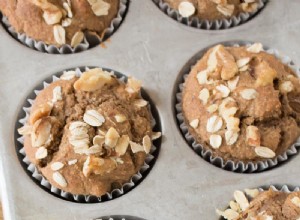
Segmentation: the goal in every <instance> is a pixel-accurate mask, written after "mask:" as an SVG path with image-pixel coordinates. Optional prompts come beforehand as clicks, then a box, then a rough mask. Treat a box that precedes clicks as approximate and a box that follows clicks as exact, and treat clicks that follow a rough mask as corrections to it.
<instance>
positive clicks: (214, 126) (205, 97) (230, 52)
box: [182, 43, 300, 162]
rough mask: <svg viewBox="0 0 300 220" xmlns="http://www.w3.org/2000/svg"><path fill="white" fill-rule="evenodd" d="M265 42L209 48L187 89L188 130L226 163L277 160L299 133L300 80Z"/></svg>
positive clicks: (184, 100)
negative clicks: (266, 48)
mask: <svg viewBox="0 0 300 220" xmlns="http://www.w3.org/2000/svg"><path fill="white" fill-rule="evenodd" d="M262 48H263V47H262V45H261V44H260V43H255V44H253V45H251V46H249V47H245V46H241V47H225V46H223V45H217V46H215V47H213V48H211V49H209V50H208V51H207V52H206V53H205V55H204V56H203V57H202V58H201V59H200V60H199V61H198V62H197V63H196V64H195V66H193V67H192V69H191V71H190V73H189V75H188V76H187V79H186V81H185V83H184V87H183V95H182V112H183V116H184V120H185V123H186V124H187V125H188V129H189V132H190V133H191V134H192V136H193V137H194V139H195V140H196V141H197V142H198V143H200V144H201V145H202V146H203V148H204V149H205V150H210V151H212V154H213V156H214V157H217V156H219V157H221V158H223V159H224V161H228V160H232V161H235V162H238V161H243V162H255V161H262V160H265V159H267V158H275V157H276V156H277V155H280V154H282V153H283V152H285V151H286V150H287V149H288V148H289V147H291V145H292V144H294V143H295V142H296V141H297V139H298V137H299V136H300V80H299V78H298V77H297V76H296V74H295V73H294V72H293V71H292V69H291V68H289V67H288V66H287V65H285V64H283V63H281V62H280V61H279V60H278V59H277V58H276V57H275V56H274V55H271V54H268V53H266V52H264V51H262V50H263V49H262Z"/></svg>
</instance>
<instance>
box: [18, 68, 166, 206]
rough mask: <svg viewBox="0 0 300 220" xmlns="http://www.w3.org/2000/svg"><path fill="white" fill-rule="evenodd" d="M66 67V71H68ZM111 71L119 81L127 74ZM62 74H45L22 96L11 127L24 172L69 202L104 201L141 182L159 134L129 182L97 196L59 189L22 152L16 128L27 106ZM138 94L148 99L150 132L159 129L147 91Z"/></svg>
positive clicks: (25, 115) (153, 159) (156, 150)
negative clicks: (20, 107)
mask: <svg viewBox="0 0 300 220" xmlns="http://www.w3.org/2000/svg"><path fill="white" fill-rule="evenodd" d="M91 68H94V67H89V68H88V67H81V68H76V69H68V70H74V71H75V72H76V75H77V76H80V74H82V72H84V71H86V70H88V69H91ZM102 69H103V70H105V71H109V72H111V71H113V70H111V69H107V68H102ZM68 70H67V71H68ZM113 72H114V75H115V76H116V77H117V78H118V79H119V80H120V81H124V82H126V81H127V77H126V76H125V75H123V74H121V73H119V72H116V71H113ZM62 74H63V72H58V73H56V74H54V75H51V76H49V77H48V78H46V79H45V80H44V81H43V82H41V83H39V84H38V85H37V86H36V87H35V88H33V90H32V92H30V94H28V96H27V97H26V99H25V101H24V102H23V104H22V109H20V111H19V113H18V116H17V121H16V124H15V131H14V141H15V149H16V153H17V156H18V159H19V162H20V163H21V166H22V167H23V169H24V170H25V172H26V173H27V175H28V176H29V177H30V178H31V180H32V181H34V182H35V183H36V184H37V185H38V186H39V187H40V188H42V189H43V190H45V191H46V192H48V193H50V194H52V195H54V196H56V197H58V198H61V199H64V200H67V201H71V202H78V203H97V202H105V201H109V200H112V199H115V198H118V197H120V196H122V195H124V194H126V193H127V192H129V191H131V190H132V189H133V188H135V187H136V186H137V185H138V184H139V183H140V182H142V181H143V180H144V179H145V177H146V176H147V175H148V174H149V172H150V171H151V169H152V167H153V166H154V164H155V162H156V159H157V157H158V154H159V151H160V146H161V138H158V139H156V140H153V143H152V147H151V150H150V153H149V154H148V155H147V156H146V159H145V162H144V165H143V166H142V167H141V169H140V170H139V171H138V173H136V174H135V175H133V176H132V177H131V179H130V181H129V182H127V183H125V184H123V185H122V187H121V188H116V189H113V190H112V191H111V192H107V193H106V194H104V195H102V196H100V197H97V196H89V195H74V194H71V193H68V192H65V191H63V190H60V189H58V188H56V187H54V186H52V185H51V184H50V183H49V182H48V181H47V179H45V178H44V177H43V176H42V175H41V174H40V172H39V171H38V169H37V168H36V167H35V165H34V164H32V163H31V162H30V161H29V159H28V158H27V156H26V153H25V150H24V146H23V143H24V137H23V136H20V135H19V134H18V131H17V130H18V129H19V128H20V127H22V126H23V125H24V124H25V123H26V121H27V119H28V116H29V112H30V109H31V106H32V104H33V102H34V100H35V98H36V96H37V94H38V93H39V91H41V90H42V89H43V88H45V87H47V86H48V84H50V83H51V82H53V81H56V80H58V79H59V77H60V76H61V75H62ZM141 96H142V97H143V99H144V100H146V101H148V103H149V105H148V106H149V108H150V111H151V114H152V130H153V131H154V132H158V131H159V132H161V122H160V117H159V114H158V111H157V109H156V107H155V104H154V103H153V101H152V100H151V98H150V97H149V95H148V94H147V93H146V91H144V90H143V89H141Z"/></svg>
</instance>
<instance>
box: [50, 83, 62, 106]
mask: <svg viewBox="0 0 300 220" xmlns="http://www.w3.org/2000/svg"><path fill="white" fill-rule="evenodd" d="M60 100H62V93H61V87H60V86H56V87H55V88H54V89H53V91H52V103H55V102H57V101H60Z"/></svg>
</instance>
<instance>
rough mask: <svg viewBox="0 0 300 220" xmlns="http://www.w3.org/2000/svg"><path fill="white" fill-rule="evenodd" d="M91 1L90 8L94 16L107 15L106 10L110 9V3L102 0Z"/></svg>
mask: <svg viewBox="0 0 300 220" xmlns="http://www.w3.org/2000/svg"><path fill="white" fill-rule="evenodd" d="M90 2H93V4H91V6H92V10H93V12H94V14H95V15H96V16H102V15H108V11H109V9H110V4H109V3H107V2H105V1H103V0H96V1H90Z"/></svg>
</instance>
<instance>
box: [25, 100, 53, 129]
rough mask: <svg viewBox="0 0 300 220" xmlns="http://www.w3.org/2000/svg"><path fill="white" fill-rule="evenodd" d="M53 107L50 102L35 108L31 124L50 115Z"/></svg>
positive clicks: (30, 119)
mask: <svg viewBox="0 0 300 220" xmlns="http://www.w3.org/2000/svg"><path fill="white" fill-rule="evenodd" d="M52 107H53V106H52V105H50V104H49V103H44V104H41V105H39V106H38V108H37V109H36V110H34V112H32V113H31V115H30V118H29V122H30V124H32V125H33V124H34V123H35V122H36V121H37V120H39V119H41V118H44V117H47V116H49V115H50V113H51V111H52Z"/></svg>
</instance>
